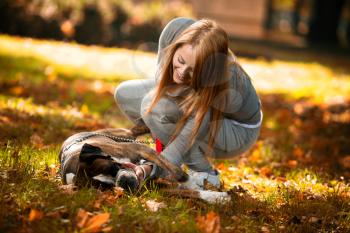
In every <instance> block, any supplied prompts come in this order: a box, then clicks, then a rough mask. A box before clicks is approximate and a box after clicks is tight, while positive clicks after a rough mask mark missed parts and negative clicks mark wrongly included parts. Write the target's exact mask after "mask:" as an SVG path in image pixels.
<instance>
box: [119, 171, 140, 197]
mask: <svg viewBox="0 0 350 233" xmlns="http://www.w3.org/2000/svg"><path fill="white" fill-rule="evenodd" d="M116 186H119V187H122V188H123V189H125V190H127V191H130V192H134V191H136V190H137V188H138V186H139V182H138V180H137V176H136V174H135V172H133V171H131V170H126V169H120V170H119V171H118V174H117V180H116Z"/></svg>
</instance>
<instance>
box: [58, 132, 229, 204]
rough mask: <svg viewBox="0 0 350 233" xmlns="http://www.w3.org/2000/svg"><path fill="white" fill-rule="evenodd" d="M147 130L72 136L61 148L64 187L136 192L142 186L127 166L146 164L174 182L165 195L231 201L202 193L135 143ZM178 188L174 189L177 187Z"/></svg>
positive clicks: (182, 174)
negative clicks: (126, 164)
mask: <svg viewBox="0 0 350 233" xmlns="http://www.w3.org/2000/svg"><path fill="white" fill-rule="evenodd" d="M147 132H149V131H148V128H147V127H138V126H136V127H134V128H132V129H131V130H128V129H122V128H119V129H102V130H97V131H93V132H81V133H77V134H74V135H72V136H71V137H69V138H68V139H66V140H65V141H64V143H63V144H62V147H61V150H60V153H59V160H60V162H61V165H60V174H61V178H62V181H63V184H73V185H76V186H78V187H79V186H80V187H81V186H86V185H92V186H95V187H107V188H109V187H113V186H118V187H122V188H123V189H125V190H127V191H131V192H134V191H136V190H137V189H138V188H140V185H141V184H140V182H139V181H138V178H137V176H136V174H135V171H133V169H130V168H129V167H127V166H123V164H125V163H133V164H136V165H138V164H140V163H141V161H142V160H146V161H148V162H151V163H153V164H155V165H156V166H159V167H161V168H162V169H165V170H166V171H167V172H168V174H169V175H170V176H168V177H167V180H168V181H170V182H171V184H170V185H169V186H168V187H171V188H170V189H169V188H167V189H164V190H163V191H164V193H165V194H168V195H171V196H174V195H175V196H179V197H185V198H197V199H201V200H204V201H206V202H209V203H217V202H221V203H225V202H227V201H230V200H231V197H230V195H229V193H228V192H218V191H210V190H200V189H198V187H199V186H197V185H196V181H195V180H194V179H192V178H191V177H190V176H188V175H187V174H186V173H185V172H184V171H183V170H182V169H181V168H179V167H177V166H175V165H173V164H172V163H170V162H169V161H168V160H166V159H165V158H164V157H162V156H160V155H158V154H157V152H156V151H155V150H153V149H152V148H150V147H148V146H147V145H145V144H140V143H136V142H135V139H136V137H137V136H139V135H142V134H144V133H147ZM174 184H175V185H174Z"/></svg>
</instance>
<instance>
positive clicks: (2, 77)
mask: <svg viewBox="0 0 350 233" xmlns="http://www.w3.org/2000/svg"><path fill="white" fill-rule="evenodd" d="M69 51H70V52H69ZM64 54H66V55H65V56H64ZM67 54H68V55H69V56H68V55H67ZM130 57H134V58H135V59H136V61H141V60H142V61H143V63H142V64H144V65H145V67H146V68H145V70H144V71H145V73H147V72H149V74H151V73H152V70H151V69H149V68H147V67H151V65H152V64H154V61H155V55H154V54H145V53H142V52H135V51H128V50H123V49H106V48H99V47H86V46H79V45H76V44H67V43H60V42H50V41H39V40H32V39H22V38H16V37H9V36H0V196H1V198H0V231H1V232H26V231H31V232H50V231H53V229H54V231H55V232H82V230H81V229H80V228H79V227H78V221H77V213H78V211H79V209H84V210H86V211H89V212H91V213H92V214H93V215H95V214H97V213H102V212H108V213H110V214H111V217H110V220H109V222H108V223H107V226H109V227H112V229H111V231H112V232H199V231H200V230H199V227H198V225H197V222H198V216H205V215H206V214H207V213H209V212H210V211H214V212H215V213H216V214H217V215H218V216H219V218H220V225H221V232H267V231H270V232H347V231H350V227H349V224H348V223H349V221H350V186H349V179H350V174H349V168H348V166H347V165H346V163H344V162H342V161H343V159H344V158H346V156H348V155H349V151H350V148H349V146H348V143H347V140H348V129H349V128H348V127H349V123H350V117H349V115H350V114H349V112H348V111H347V109H348V106H349V105H350V101H349V93H350V92H349V90H350V81H349V80H350V79H349V76H350V75H349V71H348V70H347V68H346V67H344V69H338V68H337V69H330V68H329V67H326V66H324V65H321V64H318V63H315V62H310V63H300V62H299V63H296V62H287V61H271V62H269V61H265V60H253V59H244V58H241V59H240V60H241V61H242V63H243V66H244V67H245V68H246V69H247V72H248V73H249V74H251V75H252V79H253V82H254V83H255V84H256V88H257V90H258V92H259V95H260V98H261V100H262V103H263V111H264V117H265V118H264V123H263V128H262V131H261V135H260V137H259V140H258V142H257V143H256V144H255V145H254V146H253V147H252V148H251V149H250V150H249V151H247V152H246V153H244V154H243V155H241V156H239V157H236V158H234V159H233V160H226V161H215V166H216V167H217V168H218V169H219V170H220V172H221V178H222V181H223V182H224V185H225V189H226V190H231V195H232V201H231V202H230V203H227V204H225V205H220V204H207V203H204V202H202V201H199V200H194V199H183V198H179V197H170V196H168V195H166V194H165V193H164V192H163V191H162V190H159V189H158V187H157V186H156V185H154V184H153V185H151V186H150V187H144V188H143V189H142V190H141V191H139V192H138V193H136V194H132V195H131V194H127V193H125V194H124V195H122V196H121V197H117V196H118V193H117V192H116V191H113V190H107V191H101V190H97V189H92V188H88V187H86V188H83V189H80V190H77V191H75V192H73V193H69V192H67V191H64V190H62V183H61V180H60V177H59V173H58V167H59V161H58V151H59V148H60V145H61V143H62V142H63V141H64V139H65V138H67V137H68V136H70V135H72V134H73V133H75V132H79V131H89V130H95V129H100V128H105V127H126V128H127V127H130V126H131V123H130V122H129V121H128V120H127V119H126V118H125V116H123V115H122V113H121V112H120V110H119V109H118V108H117V106H116V104H115V102H114V100H113V91H114V88H115V86H117V85H118V84H119V83H120V82H121V81H123V80H126V79H131V78H137V77H143V76H142V74H145V73H142V72H140V69H139V68H140V67H134V68H133V67H132V63H130V62H132V61H130V60H124V61H125V64H124V65H123V66H118V67H114V64H115V63H114V62H115V61H114V60H113V59H114V58H115V59H116V60H118V59H121V60H123V59H125V58H130ZM79 59H81V60H79ZM138 59H139V60H138ZM79 61H81V63H79ZM118 61H119V60H118ZM134 64H135V63H134ZM141 68H143V66H142V67H141ZM269 72H270V73H269ZM271 73H272V74H273V76H270V75H269V74H271ZM140 74H141V75H140ZM284 78H285V79H286V80H287V81H288V80H289V81H288V82H290V83H291V86H289V88H288V86H286V85H282V84H281V83H282V81H281V80H282V79H284ZM306 80H307V81H306ZM264 84H268V85H264ZM291 87H293V88H291ZM334 109H335V110H334ZM149 200H156V201H157V202H163V203H164V204H165V205H166V207H165V208H161V209H160V210H159V211H157V212H152V211H150V210H148V209H147V207H146V202H147V201H149ZM96 203H97V204H98V205H97V204H96ZM34 209H35V210H39V211H40V212H42V213H43V216H42V218H40V219H38V220H33V221H30V213H31V211H32V210H34Z"/></svg>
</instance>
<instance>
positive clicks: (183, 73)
mask: <svg viewBox="0 0 350 233" xmlns="http://www.w3.org/2000/svg"><path fill="white" fill-rule="evenodd" d="M193 53H194V50H193V47H192V46H191V45H189V44H184V45H182V46H181V47H179V48H178V49H177V50H176V52H175V54H174V57H173V70H174V71H173V81H174V82H175V83H177V84H184V83H186V82H189V81H190V80H191V77H192V74H193V67H194V65H195V56H194V54H193Z"/></svg>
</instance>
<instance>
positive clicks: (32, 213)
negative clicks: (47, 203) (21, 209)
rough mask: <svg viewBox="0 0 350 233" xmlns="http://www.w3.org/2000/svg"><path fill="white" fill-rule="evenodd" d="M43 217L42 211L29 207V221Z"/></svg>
mask: <svg viewBox="0 0 350 233" xmlns="http://www.w3.org/2000/svg"><path fill="white" fill-rule="evenodd" d="M43 217H44V213H43V212H42V211H40V210H37V209H31V210H30V213H29V218H28V220H29V221H30V222H31V221H34V220H40V219H42V218H43Z"/></svg>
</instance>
